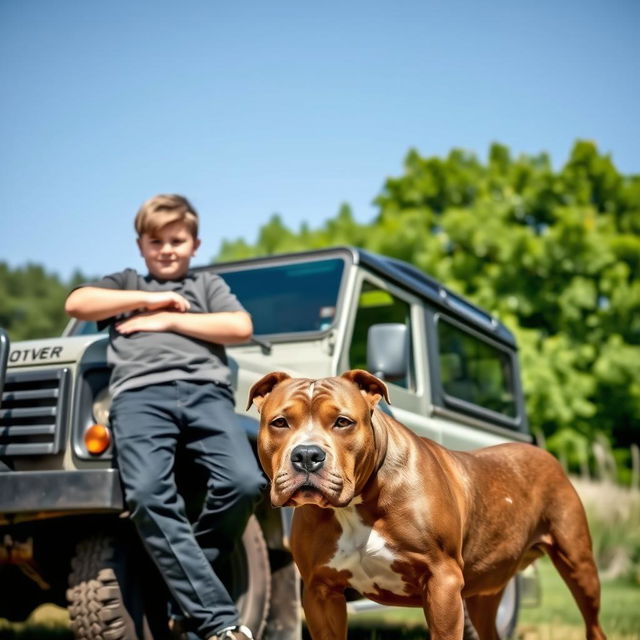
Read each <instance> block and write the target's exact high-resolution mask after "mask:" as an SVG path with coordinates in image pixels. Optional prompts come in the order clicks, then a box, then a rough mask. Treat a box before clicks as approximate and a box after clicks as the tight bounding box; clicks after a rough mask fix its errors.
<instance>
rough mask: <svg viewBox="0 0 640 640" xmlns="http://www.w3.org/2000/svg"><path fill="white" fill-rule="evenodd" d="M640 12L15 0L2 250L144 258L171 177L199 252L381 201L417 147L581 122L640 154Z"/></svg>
mask: <svg viewBox="0 0 640 640" xmlns="http://www.w3.org/2000/svg"><path fill="white" fill-rule="evenodd" d="M639 33H640V2H638V1H637V0H565V1H560V2H558V1H554V2H552V1H548V0H539V1H537V2H534V1H529V0H523V1H520V2H513V0H511V1H505V0H496V1H494V2H478V1H477V0H475V1H474V0H448V1H437V2H436V1H430V0H422V1H417V0H393V1H391V0H389V1H384V2H383V1H376V0H370V1H368V2H363V1H359V0H355V1H345V0H342V1H341V2H336V1H334V0H325V2H316V3H311V2H303V1H301V0H297V1H290V0H284V1H279V0H272V1H271V2H264V1H254V0H247V1H245V2H242V1H240V2H221V1H217V0H185V1H184V2H180V3H177V2H169V1H167V0H127V1H125V0H111V1H109V2H96V1H90V0H56V1H55V2H51V0H0V86H1V87H2V91H1V94H0V95H1V99H0V201H1V202H2V208H1V214H0V215H1V216H2V218H1V219H2V231H0V260H4V261H6V262H8V263H9V264H10V265H11V266H14V267H15V266H19V265H23V264H25V263H27V262H36V263H39V264H42V265H44V266H45V267H46V268H47V269H48V270H50V271H53V272H56V273H58V274H59V275H60V276H61V277H63V278H67V277H69V276H70V274H71V273H72V271H73V270H74V269H76V268H79V269H81V270H82V271H83V272H84V273H87V274H95V275H98V274H103V273H107V272H112V271H115V270H118V269H121V268H123V267H125V266H132V267H137V268H140V269H141V268H143V263H142V261H141V259H140V257H139V255H138V252H137V250H136V247H135V242H134V235H133V228H132V219H133V216H134V214H135V212H136V210H137V208H138V206H139V205H140V204H141V203H142V201H144V200H145V199H146V198H148V197H149V196H151V195H154V194H155V193H159V192H165V193H166V192H176V193H183V194H185V195H187V196H188V197H189V198H190V199H191V200H192V201H193V203H194V205H195V206H196V208H197V209H198V210H199V212H200V214H201V216H202V225H201V228H202V240H203V246H202V248H201V250H200V252H199V255H198V257H197V259H196V263H198V264H202V263H205V262H208V261H209V259H210V258H211V256H212V255H214V254H215V253H216V252H217V250H218V248H219V245H220V241H221V240H222V239H223V238H228V239H235V238H239V237H242V238H245V239H246V240H247V241H249V242H253V241H255V238H256V234H257V230H258V228H259V227H260V225H262V224H264V223H265V222H266V221H267V220H268V219H269V217H270V216H271V215H272V214H273V213H279V214H280V215H281V216H282V218H283V220H284V221H285V223H286V224H288V225H289V226H291V227H292V228H294V229H297V228H298V227H299V225H300V224H301V223H302V222H303V221H306V222H307V223H308V224H310V225H311V226H317V225H319V224H321V223H322V222H323V221H324V220H326V219H327V218H329V217H332V216H333V215H335V213H336V212H337V210H338V208H339V206H340V205H341V203H343V202H348V203H349V204H350V205H351V206H352V208H353V210H354V214H355V216H356V218H357V219H358V220H359V221H361V222H365V221H369V220H371V219H372V218H373V217H374V215H375V213H376V210H375V208H374V207H373V205H372V200H373V199H374V198H375V196H376V195H377V194H378V193H379V192H380V190H381V188H382V186H383V184H384V181H385V179H386V178H387V177H389V176H394V175H399V174H400V173H401V172H402V164H403V159H404V157H405V155H406V153H407V151H408V150H409V149H410V148H416V149H417V150H418V151H419V152H420V153H421V154H423V155H444V154H446V153H448V151H449V150H450V149H451V148H453V147H459V148H464V149H467V150H471V151H474V152H476V153H477V154H478V156H479V157H480V158H482V159H484V158H486V154H487V151H488V147H489V145H490V144H491V142H493V141H498V142H501V143H504V144H506V145H508V146H509V147H510V148H511V150H512V152H513V153H514V154H519V153H538V152H541V151H547V152H549V153H550V154H551V156H552V159H553V162H554V164H555V165H556V166H559V165H561V164H563V163H564V162H565V161H566V159H567V155H568V152H569V150H570V148H571V147H572V145H573V143H574V141H575V140H576V139H578V138H582V139H591V140H594V141H595V142H596V143H597V144H598V146H599V148H600V150H601V151H602V152H606V153H610V154H611V155H612V157H613V160H614V162H615V164H616V165H617V167H618V168H619V169H620V170H621V171H623V172H624V173H640V157H639V150H638V149H639V143H640V118H639V117H638V113H640V106H639V105H640V91H639V85H640V83H639V80H640V44H639V40H638V34H639Z"/></svg>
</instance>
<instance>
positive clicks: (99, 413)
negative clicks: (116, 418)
mask: <svg viewBox="0 0 640 640" xmlns="http://www.w3.org/2000/svg"><path fill="white" fill-rule="evenodd" d="M110 410H111V394H110V393H109V389H108V388H106V387H105V388H104V389H103V390H102V391H100V393H98V395H97V396H96V397H95V400H94V401H93V405H92V407H91V411H92V413H93V419H94V421H95V422H97V423H98V424H105V425H106V424H109V411H110Z"/></svg>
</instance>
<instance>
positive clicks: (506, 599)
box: [496, 575, 520, 640]
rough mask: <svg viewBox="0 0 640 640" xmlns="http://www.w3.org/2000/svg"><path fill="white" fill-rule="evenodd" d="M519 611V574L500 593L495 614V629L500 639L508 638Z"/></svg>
mask: <svg viewBox="0 0 640 640" xmlns="http://www.w3.org/2000/svg"><path fill="white" fill-rule="evenodd" d="M519 612H520V576H519V575H515V576H513V578H511V580H509V582H508V583H507V586H506V587H505V589H504V592H503V593H502V599H501V600H500V606H499V607H498V614H497V615H496V629H497V630H498V636H499V637H500V640H508V638H511V637H512V636H513V634H514V633H515V630H516V625H517V624H518V614H519Z"/></svg>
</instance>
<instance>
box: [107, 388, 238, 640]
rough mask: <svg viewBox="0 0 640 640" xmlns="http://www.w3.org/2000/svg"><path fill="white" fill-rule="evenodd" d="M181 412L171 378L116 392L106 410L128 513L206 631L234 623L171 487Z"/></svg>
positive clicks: (168, 579) (191, 615) (189, 613)
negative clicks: (108, 411) (110, 407)
mask: <svg viewBox="0 0 640 640" xmlns="http://www.w3.org/2000/svg"><path fill="white" fill-rule="evenodd" d="M181 411H182V408H181V406H180V389H179V388H178V383H177V382H171V383H167V384H162V385H153V386H149V387H143V388H140V389H134V390H130V391H124V392H122V393H121V394H120V395H119V396H117V397H116V398H115V400H114V404H113V407H112V414H111V415H112V424H113V428H114V435H115V443H116V457H117V461H118V466H119V468H120V475H121V478H122V481H123V485H124V489H125V498H126V501H127V506H128V507H129V509H130V510H131V518H132V520H133V521H134V523H135V525H136V527H137V529H138V532H139V534H140V537H141V538H142V540H143V542H144V544H145V547H146V548H147V550H148V552H149V554H150V555H151V557H152V559H153V560H154V561H155V563H156V565H157V566H158V568H159V570H160V573H161V574H162V576H163V577H164V579H165V582H166V583H167V586H168V588H169V590H170V592H171V594H172V595H173V597H174V598H175V600H176V602H177V603H178V604H179V606H180V608H181V609H182V610H183V611H184V613H185V615H186V616H187V617H188V618H190V619H191V620H192V621H193V622H194V624H195V625H196V630H197V632H198V634H199V635H200V636H201V637H203V638H206V637H208V636H210V635H212V634H213V633H214V632H215V631H217V630H218V629H220V628H223V627H225V626H228V625H231V624H234V623H235V622H236V621H237V611H236V608H235V605H234V603H233V602H232V601H231V598H230V597H229V595H228V593H227V591H226V589H225V588H224V585H223V584H222V583H221V582H220V580H219V579H218V577H217V576H216V575H215V573H214V572H213V570H212V568H211V565H210V564H209V562H208V561H207V559H206V557H205V555H204V553H203V551H202V549H201V548H200V546H199V544H198V543H197V542H196V540H195V537H194V534H193V530H192V528H191V525H190V524H189V521H188V520H187V517H186V514H185V505H184V501H183V500H182V498H181V496H180V495H179V494H178V492H177V489H176V484H175V477H174V463H175V453H176V448H177V445H178V441H179V440H180V439H181V438H182V436H181V435H180V429H181V420H182V419H183V418H182V416H181Z"/></svg>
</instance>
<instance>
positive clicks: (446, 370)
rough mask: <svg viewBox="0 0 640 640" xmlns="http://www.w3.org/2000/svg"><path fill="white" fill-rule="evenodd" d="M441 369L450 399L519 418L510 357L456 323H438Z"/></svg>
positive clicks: (445, 388)
mask: <svg viewBox="0 0 640 640" xmlns="http://www.w3.org/2000/svg"><path fill="white" fill-rule="evenodd" d="M438 340H439V367H440V382H441V384H442V389H443V391H444V392H445V394H447V395H448V396H451V397H453V398H457V399H459V400H464V401H466V402H470V403H472V404H475V405H478V406H480V407H483V408H485V409H490V410H491V411H495V412H496V413H501V414H504V415H506V416H509V417H512V418H514V417H516V402H515V396H514V383H513V368H512V367H513V365H512V360H511V356H510V355H509V353H507V352H506V351H502V350H501V349H498V348H497V347H494V346H492V345H490V344H488V343H487V342H484V341H483V340H481V339H480V338H477V337H475V336H473V335H470V334H468V333H466V332H464V331H462V330H461V329H459V328H458V327H456V326H454V325H453V324H451V323H449V322H447V321H446V320H443V319H442V318H440V319H439V321H438Z"/></svg>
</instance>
